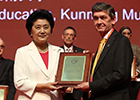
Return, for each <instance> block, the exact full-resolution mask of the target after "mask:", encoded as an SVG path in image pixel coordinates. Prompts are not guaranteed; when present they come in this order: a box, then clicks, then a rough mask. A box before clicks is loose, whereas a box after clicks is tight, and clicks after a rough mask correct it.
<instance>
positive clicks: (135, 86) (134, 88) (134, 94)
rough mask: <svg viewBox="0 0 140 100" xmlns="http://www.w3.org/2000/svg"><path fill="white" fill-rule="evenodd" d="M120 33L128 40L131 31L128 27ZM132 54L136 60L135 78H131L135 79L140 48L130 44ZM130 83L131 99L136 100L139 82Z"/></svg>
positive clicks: (124, 27)
mask: <svg viewBox="0 0 140 100" xmlns="http://www.w3.org/2000/svg"><path fill="white" fill-rule="evenodd" d="M119 32H120V33H122V34H123V35H124V36H126V37H127V38H128V39H129V40H130V38H131V36H132V31H131V29H130V27H128V26H123V27H121V28H120V30H119ZM131 47H132V50H133V54H134V56H135V59H136V76H135V77H132V78H137V77H138V76H139V75H140V48H139V46H138V45H135V44H131ZM131 83H132V99H133V100H137V94H138V91H139V88H140V81H137V80H136V81H131Z"/></svg>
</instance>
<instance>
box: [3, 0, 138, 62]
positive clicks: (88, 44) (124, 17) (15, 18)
mask: <svg viewBox="0 0 140 100" xmlns="http://www.w3.org/2000/svg"><path fill="white" fill-rule="evenodd" d="M96 2H106V3H109V4H111V5H112V6H113V7H114V8H115V11H116V17H117V22H116V25H115V28H116V29H117V30H119V29H120V28H121V27H122V26H124V25H128V26H129V27H131V29H132V32H133V33H132V38H131V42H132V43H134V44H137V45H139V46H140V42H139V39H140V7H139V4H140V1H139V0H102V1H100V0H0V37H1V38H2V39H3V40H4V41H5V44H6V47H5V52H4V55H3V56H4V57H5V58H10V59H13V60H14V55H15V52H16V49H17V48H19V47H21V46H24V45H27V44H28V43H30V41H31V40H32V39H31V38H30V36H29V35H28V33H27V30H26V29H25V22H26V19H27V18H28V16H29V15H30V14H31V13H32V12H33V11H35V10H36V9H47V10H49V11H51V12H52V14H53V16H54V20H55V27H54V30H53V33H52V35H51V37H50V39H49V42H50V43H51V44H54V45H57V46H61V45H62V44H63V42H62V40H61V35H62V32H63V29H64V28H65V27H67V26H72V27H74V28H75V29H76V31H77V40H76V41H75V42H74V44H75V45H76V46H78V47H81V48H84V49H89V50H90V51H91V52H95V51H96V49H97V46H98V44H99V40H100V36H99V33H98V32H96V31H95V29H94V26H93V21H92V16H91V7H92V5H93V4H95V3H96Z"/></svg>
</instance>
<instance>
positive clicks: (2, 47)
mask: <svg viewBox="0 0 140 100" xmlns="http://www.w3.org/2000/svg"><path fill="white" fill-rule="evenodd" d="M4 47H5V45H4V42H3V41H2V40H1V39H0V57H1V56H2V54H3V52H4Z"/></svg>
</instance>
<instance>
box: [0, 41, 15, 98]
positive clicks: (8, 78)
mask: <svg viewBox="0 0 140 100" xmlns="http://www.w3.org/2000/svg"><path fill="white" fill-rule="evenodd" d="M4 48H5V43H4V41H3V40H2V39H1V38H0V85H7V86H8V94H7V97H6V100H14V96H15V92H16V88H15V86H14V81H13V67H14V61H12V60H10V59H5V58H3V57H2V55H3V53H4Z"/></svg>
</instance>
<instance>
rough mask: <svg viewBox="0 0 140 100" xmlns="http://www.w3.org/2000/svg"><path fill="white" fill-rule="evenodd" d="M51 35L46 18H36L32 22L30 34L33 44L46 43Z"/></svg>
mask: <svg viewBox="0 0 140 100" xmlns="http://www.w3.org/2000/svg"><path fill="white" fill-rule="evenodd" d="M50 35H51V26H50V23H49V22H48V21H47V20H46V19H38V20H36V21H35V22H34V23H33V26H32V29H31V36H32V38H33V40H34V42H35V44H44V43H47V41H48V39H49V37H50Z"/></svg>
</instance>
